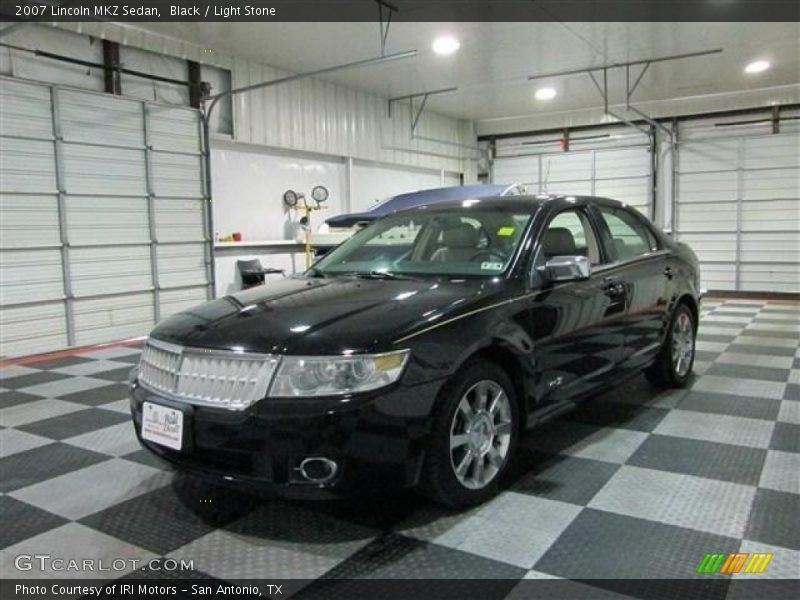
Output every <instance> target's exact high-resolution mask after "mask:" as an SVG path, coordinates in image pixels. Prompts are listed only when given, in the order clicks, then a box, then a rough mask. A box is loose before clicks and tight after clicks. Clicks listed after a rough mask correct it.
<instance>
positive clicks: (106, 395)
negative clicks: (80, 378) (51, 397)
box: [58, 375, 128, 406]
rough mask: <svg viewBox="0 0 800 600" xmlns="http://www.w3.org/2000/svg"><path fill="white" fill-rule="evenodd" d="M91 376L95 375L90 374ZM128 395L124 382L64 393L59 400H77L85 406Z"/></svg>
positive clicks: (107, 401)
mask: <svg viewBox="0 0 800 600" xmlns="http://www.w3.org/2000/svg"><path fill="white" fill-rule="evenodd" d="M92 377H95V376H94V375H92ZM127 397H128V386H127V384H124V383H112V384H111V385H104V386H102V387H97V388H93V389H91V390H85V391H83V392H74V393H72V394H65V395H63V396H59V397H58V398H59V399H60V400H66V401H67V402H77V403H78V404H85V405H86V406H98V405H100V404H108V403H109V402H114V401H116V400H122V399H123V398H127Z"/></svg>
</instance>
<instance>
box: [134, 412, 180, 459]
mask: <svg viewBox="0 0 800 600" xmlns="http://www.w3.org/2000/svg"><path fill="white" fill-rule="evenodd" d="M142 439H145V440H147V441H149V442H155V443H156V444H161V445H162V446H166V447H167V448H172V449H173V450H180V449H181V444H182V441H183V413H182V412H181V411H179V410H176V409H174V408H169V407H168V406H162V405H161V404H153V403H152V402H145V403H144V405H143V406H142Z"/></svg>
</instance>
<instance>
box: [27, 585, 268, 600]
mask: <svg viewBox="0 0 800 600" xmlns="http://www.w3.org/2000/svg"><path fill="white" fill-rule="evenodd" d="M261 587H262V588H263V592H262V590H261V589H259V587H258V586H256V585H223V584H219V585H216V586H211V585H197V584H192V585H188V586H186V587H181V586H177V585H148V584H144V583H110V584H108V585H64V584H59V583H54V584H52V585H50V586H46V585H24V584H21V583H18V584H17V585H15V586H14V594H15V595H16V596H27V595H31V596H44V595H46V594H48V593H49V594H50V595H51V596H70V597H74V596H97V597H98V598H99V597H101V596H103V597H105V596H114V595H126V596H127V595H129V596H137V597H142V596H159V597H160V596H175V595H177V594H178V592H180V593H182V594H189V595H192V596H208V597H216V596H234V597H237V598H241V597H243V596H267V597H269V596H281V595H283V591H282V590H281V588H282V587H283V586H282V585H276V584H272V583H270V584H265V585H263V586H261Z"/></svg>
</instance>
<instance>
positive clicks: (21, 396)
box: [0, 390, 42, 409]
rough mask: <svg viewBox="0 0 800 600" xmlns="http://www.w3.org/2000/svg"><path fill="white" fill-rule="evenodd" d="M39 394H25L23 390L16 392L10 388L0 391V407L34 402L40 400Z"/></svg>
mask: <svg viewBox="0 0 800 600" xmlns="http://www.w3.org/2000/svg"><path fill="white" fill-rule="evenodd" d="M41 399H42V397H41V396H36V395H34V394H26V393H25V392H18V391H16V390H11V391H10V392H0V409H2V408H10V407H12V406H17V405H18V404H26V403H27V402H35V401H37V400H41Z"/></svg>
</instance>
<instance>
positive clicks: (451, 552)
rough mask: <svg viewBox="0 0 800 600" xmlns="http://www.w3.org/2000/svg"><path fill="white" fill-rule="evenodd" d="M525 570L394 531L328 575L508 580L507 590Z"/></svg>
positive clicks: (373, 577)
mask: <svg viewBox="0 0 800 600" xmlns="http://www.w3.org/2000/svg"><path fill="white" fill-rule="evenodd" d="M524 575H525V569H521V568H519V567H515V566H512V565H508V564H506V563H502V562H499V561H495V560H491V559H489V558H484V557H481V556H477V555H475V554H470V553H468V552H463V551H461V550H455V549H453V548H446V547H444V546H439V545H436V544H431V543H428V542H423V541H420V540H414V539H410V538H407V537H405V536H402V535H398V534H394V533H390V534H386V535H383V536H381V537H379V538H378V539H376V540H374V541H373V542H371V543H370V544H368V545H367V546H365V547H364V548H362V549H361V550H359V551H358V552H356V553H355V554H354V555H353V556H351V557H349V558H348V559H346V560H345V561H343V562H342V563H340V564H339V565H337V566H336V567H334V568H333V569H332V570H331V571H329V572H328V573H327V574H326V575H325V578H326V579H358V578H372V579H450V580H459V579H508V580H513V581H508V582H507V583H508V584H509V586H508V589H507V590H506V593H508V591H510V590H511V588H512V587H513V586H514V584H515V582H516V581H517V580H519V579H520V578H522V577H523V576H524Z"/></svg>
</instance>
